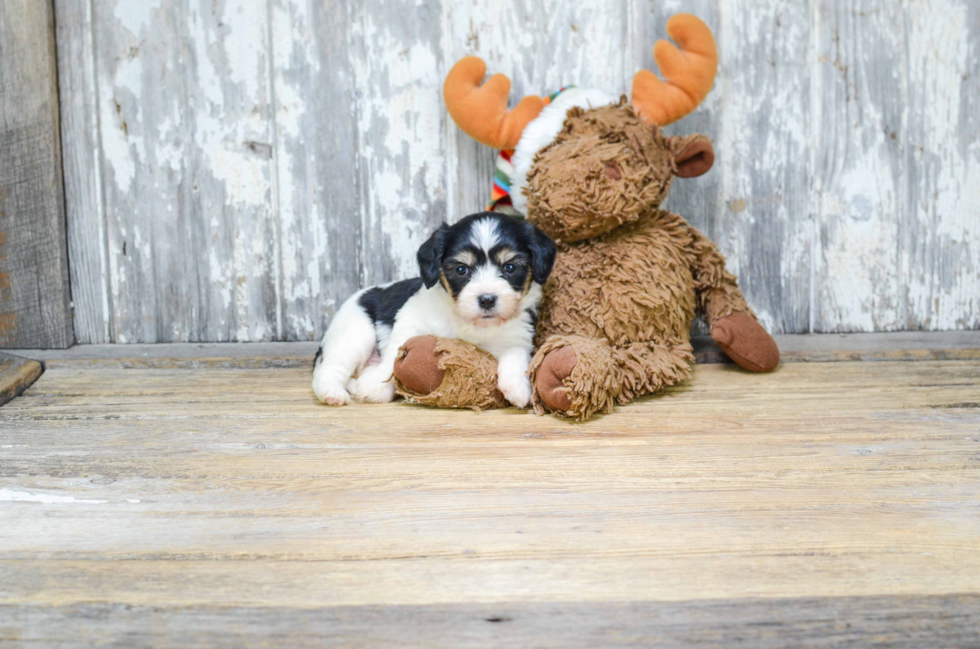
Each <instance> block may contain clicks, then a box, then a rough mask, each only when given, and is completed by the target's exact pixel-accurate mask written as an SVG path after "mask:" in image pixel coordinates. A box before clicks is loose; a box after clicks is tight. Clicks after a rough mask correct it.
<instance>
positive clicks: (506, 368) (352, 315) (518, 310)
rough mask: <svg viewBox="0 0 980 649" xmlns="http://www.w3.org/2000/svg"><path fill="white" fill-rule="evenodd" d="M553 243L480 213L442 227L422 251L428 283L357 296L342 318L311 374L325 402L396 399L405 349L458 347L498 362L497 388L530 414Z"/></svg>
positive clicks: (526, 226)
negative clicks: (434, 343)
mask: <svg viewBox="0 0 980 649" xmlns="http://www.w3.org/2000/svg"><path fill="white" fill-rule="evenodd" d="M554 262H555V244H554V243H553V242H552V241H551V239H549V238H548V236H547V235H545V234H544V233H543V232H541V231H540V230H538V229H537V228H536V227H534V226H533V225H531V224H530V223H527V222H525V221H519V220H517V219H514V218H513V217H509V216H502V215H500V214H494V213H493V212H482V213H480V214H474V215H472V216H467V217H466V218H464V219H462V220H461V221H459V222H458V223H456V224H455V225H452V226H447V225H445V224H443V225H442V226H441V227H440V228H439V229H438V230H436V232H435V233H434V234H433V235H432V237H431V238H429V240H428V241H426V242H425V243H424V244H423V245H422V247H421V248H419V252H418V263H419V271H420V273H421V277H417V278H415V279H408V280H404V281H401V282H394V283H391V284H386V285H384V286H375V287H372V288H368V289H364V290H362V291H359V292H357V293H355V294H354V295H353V296H351V298H350V299H348V300H347V301H346V302H344V304H343V305H342V306H341V307H340V309H339V310H338V311H337V314H336V315H335V316H334V319H333V322H331V323H330V327H329V328H328V329H327V333H326V334H325V335H324V336H323V342H321V343H320V350H319V351H318V352H317V356H316V360H315V361H314V365H313V391H314V392H315V393H316V396H317V398H318V399H320V401H322V402H323V403H326V404H329V405H333V406H342V405H345V404H347V403H350V401H351V399H354V400H356V401H363V402H369V403H386V402H388V401H391V400H392V399H394V397H395V386H394V382H393V380H392V373H393V371H394V366H395V357H396V356H397V354H398V349H399V348H400V347H401V346H402V345H403V344H405V342H406V341H407V340H408V339H409V338H412V337H414V336H424V335H433V336H441V337H444V338H459V339H462V340H466V341H469V342H471V343H473V344H474V345H476V346H478V347H481V348H483V349H485V350H486V351H488V352H490V353H491V354H493V356H494V357H496V358H497V376H498V382H497V386H498V387H499V388H500V391H501V392H502V393H503V395H504V397H506V399H507V400H508V401H509V402H510V403H512V404H514V405H515V406H518V407H520V408H523V407H525V406H527V405H528V403H530V401H531V382H530V380H529V379H528V377H527V368H528V364H529V363H530V360H531V352H532V348H533V342H532V341H533V339H534V321H535V317H536V314H537V308H538V304H539V302H540V301H541V286H542V285H543V284H544V282H545V280H546V279H547V278H548V275H549V274H550V273H551V267H552V266H553V265H554Z"/></svg>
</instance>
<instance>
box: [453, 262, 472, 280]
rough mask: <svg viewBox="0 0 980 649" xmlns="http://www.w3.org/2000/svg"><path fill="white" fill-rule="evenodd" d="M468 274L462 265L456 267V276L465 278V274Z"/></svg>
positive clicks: (468, 270)
mask: <svg viewBox="0 0 980 649" xmlns="http://www.w3.org/2000/svg"><path fill="white" fill-rule="evenodd" d="M468 272H470V269H469V268H467V267H466V266H464V265H462V264H460V265H459V266H457V267H456V274H457V275H459V276H460V277H463V276H465V275H466V273H468Z"/></svg>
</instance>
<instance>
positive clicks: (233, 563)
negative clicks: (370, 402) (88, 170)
mask: <svg viewBox="0 0 980 649" xmlns="http://www.w3.org/2000/svg"><path fill="white" fill-rule="evenodd" d="M269 365H276V364H275V363H271V362H270V363H269ZM285 365H286V366H278V367H276V366H272V367H270V366H265V367H262V366H258V367H257V366H255V364H254V363H247V362H245V361H240V362H238V361H229V362H224V363H198V364H196V365H194V364H187V363H182V362H176V361H172V360H168V359H156V360H154V361H152V362H149V361H148V362H146V363H143V364H136V365H134V364H132V363H127V362H122V361H111V362H110V361H107V362H97V361H94V360H91V359H89V360H86V359H75V360H63V361H58V360H48V361H47V368H46V372H45V374H44V375H43V376H42V377H41V378H40V379H39V380H38V381H37V382H36V383H35V384H34V385H33V386H32V387H31V388H29V389H28V390H27V391H26V392H25V393H24V394H23V395H22V396H20V397H18V398H16V399H14V400H13V401H11V402H10V403H8V404H7V405H5V406H4V407H2V408H0V645H10V646H24V647H28V646H41V645H45V646H49V645H58V644H65V645H78V644H82V645H85V644H91V645H104V644H113V643H117V644H119V645H121V646H147V645H159V646H173V645H206V646H241V645H242V644H247V643H251V644H258V645H262V644H266V645H269V646H304V645H310V646H318V645H321V644H324V643H326V644H353V645H360V646H373V645H378V644H386V643H394V644H402V645H417V646H465V645H480V644H487V643H489V644H502V645H508V646H573V645H582V646H615V645H631V644H636V645H646V646H650V645H663V646H673V645H677V644H701V645H722V646H737V645H744V646H782V645H792V644H800V643H804V644H808V645H811V646H824V645H826V646H835V645H841V644H848V643H853V642H866V643H878V644H882V645H890V646H905V645H907V646H940V645H942V646H978V644H980V631H978V629H980V360H969V359H967V360H957V361H921V362H891V363H884V362H882V363H873V362H872V363H858V362H853V363H848V362H837V363H795V364H786V365H783V366H782V367H781V368H780V369H779V370H778V371H777V372H775V373H773V374H770V375H761V376H760V375H751V374H748V373H745V372H743V371H741V370H739V369H737V368H736V367H734V366H733V365H722V364H716V365H701V366H698V367H697V369H696V372H695V376H694V378H693V379H692V380H691V381H689V382H688V383H686V384H684V385H682V386H680V387H677V388H675V389H672V390H670V391H669V392H667V393H666V394H664V395H661V396H659V397H654V398H649V399H646V400H643V401H641V402H639V403H635V404H633V405H631V406H629V407H625V408H621V409H620V410H619V411H618V412H616V413H615V414H613V415H609V416H605V417H601V418H597V419H594V420H593V421H590V422H588V423H586V424H580V425H577V424H573V423H569V422H565V421H561V420H557V419H554V418H551V417H537V416H534V415H532V414H528V413H522V412H519V411H516V410H507V411H499V412H484V413H475V412H469V411H440V410H430V409H425V408H421V407H417V406H411V405H408V404H403V403H398V404H392V405H388V406H352V407H347V408H343V409H333V408H327V407H324V406H320V405H318V404H316V403H315V401H314V398H313V395H312V393H311V391H310V387H309V380H310V371H309V367H293V366H291V364H290V363H285Z"/></svg>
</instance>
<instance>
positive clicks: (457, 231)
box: [418, 212, 555, 327]
mask: <svg viewBox="0 0 980 649" xmlns="http://www.w3.org/2000/svg"><path fill="white" fill-rule="evenodd" d="M418 261H419V270H420V272H421V274H422V280H423V281H424V282H425V285H426V286H427V287H429V288H432V287H433V286H435V285H436V284H441V285H442V287H443V288H445V289H446V291H447V292H448V293H449V295H451V296H452V298H453V302H454V305H455V306H454V309H455V311H456V315H458V316H459V317H460V318H461V319H463V320H465V321H466V322H469V323H471V324H473V325H475V326H478V327H492V326H497V325H500V324H503V323H504V322H506V321H507V320H510V319H511V318H514V317H516V316H518V315H519V314H520V313H521V303H522V301H523V299H524V296H525V295H527V293H528V291H529V290H530V288H531V286H532V285H533V284H544V282H545V280H546V279H548V275H549V274H550V273H551V267H552V266H553V265H554V262H555V244H554V243H553V242H552V241H551V239H549V238H548V237H547V235H545V234H544V233H543V232H541V231H540V230H538V229H537V228H536V227H534V226H533V225H531V224H530V223H527V222H524V221H519V220H517V219H514V218H512V217H509V216H502V215H500V214H494V213H493V212H482V213H480V214H474V215H472V216H467V217H466V218H464V219H462V220H461V221H459V222H458V223H456V224H455V225H452V226H447V225H445V224H443V225H442V226H441V227H440V228H439V229H438V230H436V231H435V233H434V234H433V235H432V237H430V238H429V240H428V241H426V242H425V243H424V244H423V245H422V247H421V248H420V249H419V253H418Z"/></svg>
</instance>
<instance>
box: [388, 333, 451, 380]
mask: <svg viewBox="0 0 980 649" xmlns="http://www.w3.org/2000/svg"><path fill="white" fill-rule="evenodd" d="M438 341H439V339H438V338H436V337H435V336H416V337H415V338H409V339H408V341H407V342H406V343H405V344H404V345H402V353H400V354H399V355H398V358H397V359H395V378H396V379H398V381H399V382H400V383H401V384H402V385H403V386H405V388H407V389H408V390H410V391H411V392H414V393H416V394H430V393H431V392H433V391H435V389H436V388H438V387H439V385H441V384H442V380H443V378H445V376H446V370H444V369H440V367H439V358H440V357H441V356H442V352H437V351H436V344H437V343H438Z"/></svg>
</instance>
